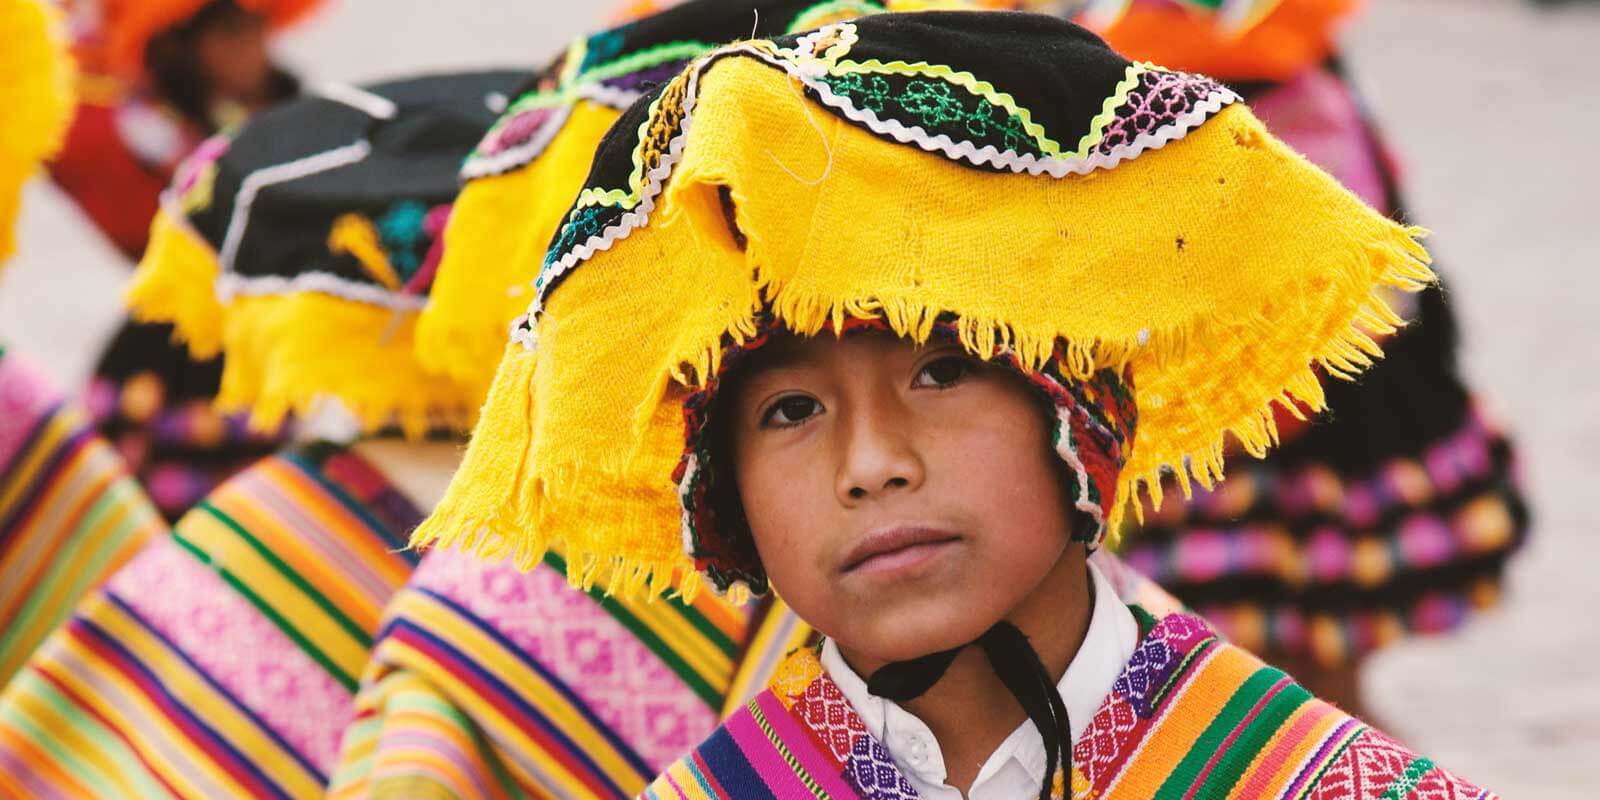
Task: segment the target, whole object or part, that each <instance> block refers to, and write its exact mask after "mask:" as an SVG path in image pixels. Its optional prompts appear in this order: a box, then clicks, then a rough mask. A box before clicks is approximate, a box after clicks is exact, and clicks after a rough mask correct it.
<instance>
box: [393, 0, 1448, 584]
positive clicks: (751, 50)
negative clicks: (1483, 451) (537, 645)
mask: <svg viewBox="0 0 1600 800" xmlns="http://www.w3.org/2000/svg"><path fill="white" fill-rule="evenodd" d="M585 186H586V188H585V189H584V190H583V192H582V193H581V194H580V195H579V197H578V201H577V204H576V206H575V207H574V209H573V210H572V212H571V214H570V215H569V217H568V219H567V222H566V224H565V225H563V226H562V228H561V230H560V232H559V233H558V234H557V236H556V238H555V240H554V243H553V245H552V247H551V248H550V250H549V253H548V255H547V257H546V260H545V265H544V269H543V271H542V273H541V274H540V277H539V279H538V280H537V281H536V284H535V296H534V298H533V303H532V306H531V309H530V314H529V316H528V317H527V318H526V319H525V320H524V321H523V322H522V323H521V324H520V325H519V326H518V327H517V328H516V330H515V331H514V332H513V342H512V343H511V345H510V346H509V347H508V349H507V351H506V356H505V359H504V360H503V362H502V364H501V368H500V373H499V375H498V376H497V378H496V383H495V386H494V389H493V390H492V392H491V395H490V399H489V402H488V404H487V405H486V407H485V412H484V418H483V420H482V422H481V423H480V426H479V428H478V433H477V436H476V437H475V440H474V442H473V445H472V447H471V449H470V450H469V453H468V457H467V460H466V462H465V464H464V465H463V468H462V470H461V472H460V473H458V475H457V478H456V480H455V482H454V484H453V485H452V488H451V491H450V493H449V494H448V496H447V497H446V499H445V501H444V502H443V504H441V506H440V507H439V509H438V510H437V511H436V512H435V514H434V515H433V516H432V517H431V518H430V520H429V521H428V522H427V523H426V524H425V525H424V526H423V527H422V528H421V529H420V530H419V531H418V534H417V535H416V537H415V539H414V541H415V542H417V543H424V542H433V541H441V542H446V543H462V544H465V545H467V546H470V547H474V548H477V549H478V550H480V551H482V552H485V553H488V554H501V555H504V554H511V555H514V556H515V557H516V558H517V559H518V560H519V562H520V563H523V564H531V563H534V562H535V561H536V560H537V559H538V557H539V554H540V553H542V552H543V551H544V549H545V548H546V547H548V546H552V545H556V546H559V547H560V548H561V549H562V550H563V552H564V553H565V554H566V555H567V558H568V563H569V565H570V568H571V569H570V575H571V577H572V578H573V579H574V580H577V581H579V582H580V583H584V584H588V583H590V582H593V581H596V580H603V581H606V582H607V584H608V585H609V586H611V587H612V588H614V589H616V590H618V591H626V592H630V593H633V592H645V591H647V590H650V591H664V590H666V589H667V588H668V587H670V586H673V585H674V584H676V585H677V586H679V587H680V588H681V589H682V590H683V591H684V592H685V593H687V594H691V595H692V593H693V592H694V591H695V590H696V589H697V588H698V587H699V585H700V581H701V573H702V572H704V573H706V574H709V575H710V577H711V578H712V580H713V582H714V584H715V585H716V588H717V589H718V590H730V589H735V588H736V587H740V590H741V591H742V589H754V590H757V591H760V590H762V589H764V588H765V576H764V574H763V572H762V571H761V569H760V565H759V563H753V561H752V559H751V558H750V556H751V555H753V548H750V547H748V546H747V545H748V542H745V543H741V542H739V541H737V537H734V536H723V535H722V534H721V533H720V532H719V531H718V530H716V525H715V520H710V519H707V517H706V516H704V515H703V514H702V513H701V512H703V511H705V510H706V509H705V508H704V504H701V503H699V502H698V499H699V498H701V497H702V496H703V493H704V488H705V487H704V483H705V482H706V481H705V479H706V478H707V476H705V475H704V474H702V471H701V469H700V466H701V462H700V459H699V458H698V454H697V449H698V447H699V446H700V444H701V442H699V441H698V439H699V437H698V433H699V426H697V425H696V424H694V422H695V414H694V413H692V412H694V411H695V409H696V408H697V407H701V408H703V404H704V402H705V399H706V395H707V394H708V391H709V390H710V389H712V388H714V384H715V378H716V376H717V375H718V373H719V370H720V368H721V366H722V365H723V363H724V355H725V353H726V352H727V351H729V350H730V348H731V349H732V350H733V351H735V352H736V351H737V350H738V349H740V348H741V346H745V345H750V344H753V343H755V342H753V341H752V340H756V339H757V337H759V335H760V333H761V332H762V329H763V327H764V326H767V325H777V326H783V327H787V328H789V329H791V330H793V331H795V332H797V333H799V334H803V335H809V334H815V333H817V332H818V331H820V330H822V329H824V328H825V327H831V328H832V329H834V330H841V329H843V328H844V327H845V326H846V325H847V324H848V323H847V320H852V319H866V320H876V321H878V323H879V324H884V325H887V326H888V327H890V328H891V329H893V330H894V331H895V332H896V333H898V334H900V335H902V336H907V337H911V338H913V339H917V340H919V341H920V340H924V339H926V338H927V337H929V336H930V335H932V334H933V332H934V330H935V328H936V327H948V328H949V329H950V330H951V331H953V334H954V335H955V336H957V337H959V339H960V340H961V341H962V342H963V343H964V344H965V345H966V347H967V348H968V349H969V350H971V351H973V352H974V353H978V354H982V355H983V356H986V357H994V358H1001V359H1004V360H1008V361H1010V362H1012V363H1013V364H1014V365H1015V366H1017V367H1019V368H1021V369H1023V370H1025V371H1028V372H1029V374H1030V375H1035V376H1042V377H1041V378H1040V380H1039V381H1038V382H1037V383H1038V385H1039V386H1040V387H1041V389H1042V390H1043V391H1045V392H1046V394H1047V395H1048V396H1049V397H1050V399H1051V400H1052V401H1053V402H1054V403H1055V405H1056V407H1057V409H1058V410H1059V411H1060V412H1061V425H1060V430H1059V431H1058V436H1057V441H1056V445H1057V450H1058V452H1060V453H1061V454H1062V456H1063V458H1064V459H1065V460H1066V461H1067V462H1068V465H1069V466H1070V467H1072V471H1073V472H1074V473H1075V475H1076V478H1077V480H1076V486H1075V487H1074V489H1075V497H1074V501H1075V503H1077V504H1078V507H1079V508H1080V509H1083V510H1085V511H1087V512H1088V513H1090V514H1091V516H1093V517H1095V518H1096V519H1097V521H1099V523H1100V524H1099V525H1098V526H1096V530H1094V531H1092V532H1091V533H1092V536H1093V537H1095V538H1096V539H1097V538H1098V537H1099V536H1101V535H1103V533H1104V532H1105V531H1106V530H1107V529H1112V528H1114V527H1115V524H1116V522H1117V521H1118V520H1119V518H1120V517H1121V516H1122V514H1123V513H1124V509H1125V504H1126V502H1127V501H1128V499H1129V498H1130V497H1132V495H1133V494H1134V492H1135V491H1136V490H1137V489H1138V488H1139V487H1141V486H1143V487H1147V488H1151V489H1154V487H1155V486H1157V483H1156V481H1157V478H1158V477H1159V476H1160V475H1161V473H1162V472H1163V471H1165V470H1176V471H1178V472H1180V474H1182V475H1183V476H1185V478H1186V480H1189V479H1192V480H1194V481H1198V482H1199V483H1201V484H1202V485H1206V486H1210V485H1213V484H1214V483H1215V482H1216V481H1217V480H1218V479H1219V478H1220V477H1221V474H1220V473H1221V464H1222V460H1223V444H1224V441H1225V439H1226V437H1228V436H1230V435H1231V436H1232V437H1234V438H1235V439H1237V440H1238V441H1239V442H1240V443H1242V445H1243V446H1244V447H1245V448H1246V449H1247V450H1249V451H1250V452H1252V453H1256V454H1260V453H1262V452H1264V451H1265V450H1266V449H1267V447H1268V446H1270V445H1271V444H1272V442H1273V441H1274V438H1275V424H1274V419H1273V415H1272V407H1273V404H1274V403H1277V402H1280V401H1290V400H1293V401H1297V402H1298V403H1300V404H1303V405H1304V406H1306V407H1310V408H1313V409H1315V408H1319V407H1320V406H1321V403H1322V399H1323V394H1322V390H1321V387H1320V384H1319V382H1318V379H1317V373H1316V371H1315V370H1314V367H1315V368H1320V369H1322V370H1324V371H1326V372H1327V373H1329V374H1333V375H1338V376H1348V375H1352V374H1354V373H1356V372H1358V371H1359V370H1361V369H1362V368H1364V367H1365V366H1367V365H1369V364H1370V363H1371V362H1372V359H1373V358H1375V357H1376V356H1377V355H1378V348H1377V346H1376V345H1375V344H1374V342H1373V341H1372V339H1371V338H1370V336H1369V333H1370V332H1375V333H1387V332H1390V331H1392V330H1393V329H1394V326H1395V325H1397V324H1398V323H1399V320H1398V319H1397V318H1396V316H1395V315H1394V313H1393V312H1392V311H1391V310H1390V309H1389V308H1388V306H1387V305H1386V304H1385V303H1384V301H1383V299H1382V297H1381V295H1380V294H1379V289H1381V288H1383V287H1398V288H1403V289H1411V290H1415V289H1420V288H1421V287H1423V286H1425V285H1426V284H1427V283H1428V282H1429V281H1431V280H1432V279H1433V275H1432V272H1431V271H1430V270H1429V269H1428V267H1427V261H1428V257H1427V254H1426V252H1425V251H1424V250H1423V249H1422V247H1421V246H1420V245H1419V244H1418V243H1417V242H1416V237H1417V236H1418V234H1419V232H1418V231H1416V230H1414V229H1408V228H1405V227H1403V226H1400V225H1397V224H1395V223H1393V222H1391V221H1390V220H1388V219H1386V218H1384V217H1383V216H1381V215H1379V214H1377V213H1375V212H1373V211H1372V210H1371V209H1370V208H1368V207H1367V206H1366V205H1364V204H1363V203H1361V201H1360V200H1359V199H1357V198H1355V197H1354V196H1352V195H1351V194H1350V193H1348V192H1347V191H1345V190H1344V189H1342V188H1341V187H1339V185H1338V184H1337V183H1336V182H1335V181H1333V180H1332V179H1331V178H1329V177H1328V176H1327V175H1325V174H1324V173H1322V172H1321V171H1320V170H1317V169H1315V168H1314V167H1312V166H1311V165H1309V164H1308V163H1306V162H1305V161H1304V160H1303V159H1302V158H1300V157H1299V156H1298V155H1296V154H1295V153H1293V152H1292V151H1290V150H1289V149H1288V148H1286V147H1284V146H1283V145H1282V144H1281V143H1279V142H1278V141H1277V140H1275V139H1274V138H1273V137H1272V136H1271V135H1270V134H1268V133H1267V132H1266V131H1265V130H1264V129H1263V127H1262V126H1261V125H1260V123H1259V122H1257V121H1256V119H1255V118H1254V117H1253V116H1252V115H1251V113H1250V112H1249V110H1248V109H1246V108H1245V107H1244V106H1243V105H1242V104H1241V103H1239V102H1238V98H1237V96H1236V95H1234V93H1233V92H1232V91H1230V90H1228V89H1227V88H1225V87H1223V86H1221V85H1220V84H1217V83H1215V82H1213V81H1211V80H1209V79H1207V78H1203V77H1199V76H1195V75H1189V74H1184V73H1175V72H1169V71H1166V70H1163V69H1161V68H1159V67H1156V66H1153V65H1148V64H1139V63H1129V62H1127V61H1125V60H1124V59H1122V58H1121V57H1119V56H1117V55H1116V54H1115V53H1113V52H1112V51H1111V50H1109V49H1108V48H1106V47H1105V46H1104V45H1103V44H1102V43H1101V42H1100V41H1099V40H1098V39H1096V38H1095V37H1093V36H1092V35H1090V34H1088V33H1086V32H1084V31H1083V30H1081V29H1078V28H1076V27H1073V26H1071V25H1069V24H1067V23H1064V22H1060V21H1057V20H1053V19H1051V18H1048V17H1043V16H1038V15H1030V14H1016V13H976V12H934V13H927V14H889V15H880V16H875V17H867V18H863V19H859V20H856V21H853V22H844V23H837V24H833V25H828V26H824V27H823V28H821V29H819V30H817V31H814V32H810V33H806V34H801V35H790V36H785V37H779V38H776V39H768V40H756V41H750V42H743V43H739V44H735V45H731V46H728V47H725V48H719V49H717V50H715V51H713V52H711V53H709V54H707V55H704V56H701V57H699V58H697V59H696V60H695V61H694V62H693V63H692V64H691V65H690V66H689V67H688V68H687V69H685V70H684V71H683V72H681V73H680V74H679V75H678V76H677V77H675V78H673V79H672V80H671V81H670V82H668V83H666V84H665V85H663V86H661V87H659V88H658V89H656V90H655V91H653V92H652V93H651V94H650V95H648V96H647V97H646V98H644V99H641V100H640V101H639V102H637V103H636V104H635V105H634V106H632V107H631V108H630V109H629V111H628V112H627V113H626V114H625V115H624V116H623V118H622V119H621V120H620V121H619V122H618V123H617V124H616V125H615V126H614V127H613V128H612V130H611V133H610V134H609V135H608V136H607V138H606V141H605V142H604V143H603V144H602V146H601V149H600V152H599V154H598V156H597V157H596V161H595V166H594V169H593V171H592V172H591V174H590V177H589V179H588V180H587V181H586V182H585ZM1045 298H1048V299H1047V300H1046V299H1045ZM1134 386H1136V387H1137V389H1136V391H1135V390H1134V388H1133V387H1134ZM686 403H688V404H689V407H688V410H689V411H690V412H691V413H690V414H689V415H688V420H689V424H687V425H686V424H685V419H686V416H685V410H686V407H685V404H686ZM1135 428H1136V429H1137V432H1136V435H1135ZM674 475H676V477H677V479H678V480H677V485H676V486H674V482H673V480H672V477H673V476H674ZM713 477H714V476H713Z"/></svg>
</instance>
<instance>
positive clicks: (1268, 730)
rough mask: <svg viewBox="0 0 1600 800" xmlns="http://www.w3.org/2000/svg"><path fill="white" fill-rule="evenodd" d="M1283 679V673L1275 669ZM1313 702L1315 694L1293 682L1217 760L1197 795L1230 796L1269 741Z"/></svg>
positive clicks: (1277, 695)
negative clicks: (1295, 714) (1299, 710)
mask: <svg viewBox="0 0 1600 800" xmlns="http://www.w3.org/2000/svg"><path fill="white" fill-rule="evenodd" d="M1273 672H1276V673H1277V675H1278V678H1279V679H1280V680H1281V679H1282V678H1283V677H1284V675H1283V673H1282V672H1279V671H1277V670H1273ZM1310 701H1311V693H1310V692H1308V691H1306V690H1305V689H1304V688H1302V687H1301V686H1300V685H1299V684H1296V683H1291V684H1289V685H1288V686H1286V687H1284V689H1283V691H1281V692H1278V693H1277V694H1276V695H1274V696H1273V697H1272V699H1271V700H1268V701H1267V707H1266V708H1263V709H1261V713H1260V714H1259V715H1257V716H1256V718H1255V720H1254V721H1253V722H1251V723H1250V727H1248V728H1246V729H1245V730H1244V731H1243V732H1242V733H1240V734H1239V738H1238V739H1235V740H1234V742H1233V744H1232V745H1230V746H1229V747H1228V750H1227V752H1225V753H1223V754H1222V758H1221V759H1220V760H1218V761H1217V765H1216V766H1215V767H1213V768H1212V769H1211V774H1210V775H1207V776H1206V782H1205V784H1204V785H1203V786H1201V787H1200V791H1199V792H1198V793H1197V796H1199V797H1227V796H1228V793H1229V792H1231V791H1232V790H1233V787H1234V785H1235V784H1237V783H1238V782H1239V779H1240V778H1243V777H1244V773H1245V771H1246V770H1248V769H1249V768H1250V764H1251V763H1253V762H1254V761H1255V758H1256V756H1257V755H1259V754H1260V753H1261V751H1262V750H1264V749H1265V748H1266V746H1267V741H1268V740H1270V739H1271V738H1272V736H1273V735H1274V734H1276V733H1277V732H1278V730H1279V729H1280V728H1282V727H1283V725H1284V723H1285V722H1287V721H1288V719H1289V717H1290V716H1292V715H1293V714H1294V712H1295V711H1296V710H1298V709H1299V708H1300V707H1301V706H1304V705H1305V704H1306V703H1308V702H1310Z"/></svg>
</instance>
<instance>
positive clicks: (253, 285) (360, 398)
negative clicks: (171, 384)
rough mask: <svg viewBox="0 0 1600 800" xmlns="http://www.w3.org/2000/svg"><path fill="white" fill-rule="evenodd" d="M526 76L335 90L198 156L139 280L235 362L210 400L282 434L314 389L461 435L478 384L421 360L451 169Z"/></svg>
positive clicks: (162, 314) (135, 297)
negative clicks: (418, 347) (418, 346)
mask: <svg viewBox="0 0 1600 800" xmlns="http://www.w3.org/2000/svg"><path fill="white" fill-rule="evenodd" d="M525 78H526V76H525V75H524V74H520V73H513V72H486V73H468V74H460V75H447V76H437V77H427V78H418V79H413V80H402V81H395V82H390V83H384V84H379V85H375V86H369V87H364V88H356V87H336V88H333V89H329V90H326V91H325V93H324V95H323V96H320V97H315V96H314V97H307V98H305V99H303V100H299V101H296V102H294V103H290V104H288V105H285V106H281V107H279V108H276V109H273V110H271V111H268V112H265V113H263V114H262V115H260V116H259V117H258V118H257V119H255V120H254V121H252V123H251V124H250V125H248V126H246V127H245V128H244V129H243V130H242V132H240V133H239V134H237V135H236V136H233V137H230V138H222V137H219V138H215V139H212V140H211V141H209V142H207V143H206V144H205V145H203V146H202V147H201V149H200V150H199V151H198V152H197V153H196V154H195V155H194V156H192V157H191V159H190V160H189V161H188V162H187V163H186V165H185V167H184V169H183V170H181V171H180V174H179V175H178V177H177V179H176V180H175V183H174V187H173V188H172V190H171V191H169V193H168V195H167V196H166V198H165V200H164V208H163V209H162V211H161V213H160V214H159V215H158V216H157V218H156V221H155V224H154V226H153V232H152V241H151V245H150V248H149V250H148V251H147V252H146V254H145V258H144V261H143V262H142V263H141V264H140V267H139V271H138V273H137V274H136V275H135V276H134V280H133V283H132V285H131V287H130V289H129V292H128V301H129V305H130V306H131V307H132V308H133V310H134V313H135V315H136V316H137V317H138V318H140V319H141V320H143V321H151V322H171V323H174V325H175V326H176V335H177V336H178V337H179V338H181V339H183V340H185V341H186V342H187V343H188V344H189V348H190V350H191V351H192V352H193V353H194V355H195V356H197V357H200V358H205V357H208V356H212V355H215V354H217V353H219V352H222V353H225V354H226V356H227V358H226V362H225V365H224V368H223V373H222V387H221V391H220V393H219V394H218V397H217V405H218V406H219V408H221V409H223V410H230V411H231V410H247V411H249V412H250V413H251V415H252V418H251V419H252V422H253V423H254V424H255V425H257V426H258V427H261V428H263V429H271V428H272V427H274V426H275V425H276V424H277V423H279V422H280V421H281V420H282V419H283V418H284V416H285V415H286V414H288V413H290V412H292V411H293V412H303V411H306V410H308V409H310V408H311V407H312V406H313V405H314V404H315V403H316V402H317V401H318V400H319V399H320V398H324V397H332V398H336V399H338V400H339V401H341V402H342V403H343V405H344V406H345V407H347V408H348V409H349V410H350V411H351V412H353V413H354V414H355V415H356V416H357V417H358V418H359V419H360V420H361V422H362V423H363V424H364V426H365V427H366V428H368V429H375V428H381V427H384V426H388V425H399V426H400V427H401V428H402V429H403V430H405V431H406V432H407V433H409V434H413V435H420V434H422V433H425V432H427V431H428V430H430V429H450V430H465V429H467V428H468V427H470V425H471V421H472V418H473V415H474V411H475V409H476V398H475V397H474V396H473V395H472V393H471V391H470V389H469V388H468V387H467V386H465V385H463V384H461V383H459V382H456V381H452V380H450V379H448V378H446V377H441V376H436V375H433V374H431V373H429V372H428V371H427V370H425V369H424V368H423V367H422V366H421V365H420V364H418V363H417V360H416V358H415V356H414V351H413V348H412V336H413V330H414V326H415V322H416V315H417V312H418V310H419V309H421V307H422V306H423V304H424V302H425V301H426V298H427V294H428V290H429V288H430V286H431V285H432V281H433V274H434V270H435V267H436V266H437V263H438V257H439V250H438V246H437V245H438V241H437V237H438V234H439V232H440V230H441V228H442V226H443V223H444V220H445V218H446V215H447V214H448V212H449V208H450V204H451V201H452V200H453V198H454V197H455V194H456V191H457V183H456V171H457V168H458V167H459V165H460V163H461V159H462V158H464V157H465V156H466V155H467V153H469V152H471V150H472V147H473V146H474V145H475V144H476V143H477V141H478V140H479V139H480V138H481V137H482V135H483V132H484V131H485V130H488V128H489V126H490V124H491V123H492V122H493V121H494V116H495V112H494V111H492V110H491V109H492V108H497V107H499V104H500V103H503V102H504V99H505V96H506V95H507V94H508V93H510V92H511V91H513V90H514V89H515V87H516V86H517V85H519V84H520V83H521V82H522V81H523V80H525Z"/></svg>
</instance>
